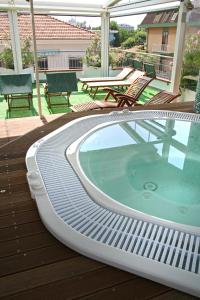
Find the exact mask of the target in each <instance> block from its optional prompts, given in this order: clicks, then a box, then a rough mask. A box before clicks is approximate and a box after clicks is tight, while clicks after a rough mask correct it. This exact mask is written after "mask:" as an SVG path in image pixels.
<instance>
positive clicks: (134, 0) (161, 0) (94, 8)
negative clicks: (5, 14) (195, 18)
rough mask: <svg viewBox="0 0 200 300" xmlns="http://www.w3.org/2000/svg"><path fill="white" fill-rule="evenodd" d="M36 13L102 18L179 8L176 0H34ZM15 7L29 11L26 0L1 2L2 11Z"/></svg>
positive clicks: (28, 4)
mask: <svg viewBox="0 0 200 300" xmlns="http://www.w3.org/2000/svg"><path fill="white" fill-rule="evenodd" d="M33 4H34V11H35V13H43V14H60V15H77V16H78V15H82V16H100V15H101V13H103V12H109V13H110V16H111V17H118V16H126V15H130V14H142V13H143V14H144V13H147V12H149V11H156V10H159V9H160V10H161V9H170V8H172V7H178V6H179V4H180V1H174V0H95V1H94V0H84V1H83V0H33ZM13 6H14V7H15V8H16V9H17V10H19V11H29V7H30V3H29V2H27V1H26V0H1V1H0V10H8V9H11V8H12V7H13Z"/></svg>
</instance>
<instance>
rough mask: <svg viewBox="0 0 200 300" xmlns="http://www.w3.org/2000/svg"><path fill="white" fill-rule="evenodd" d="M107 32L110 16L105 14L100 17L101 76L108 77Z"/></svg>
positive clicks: (108, 30)
mask: <svg viewBox="0 0 200 300" xmlns="http://www.w3.org/2000/svg"><path fill="white" fill-rule="evenodd" d="M109 32H110V14H109V13H107V12H104V13H102V15H101V75H102V76H108V75H109Z"/></svg>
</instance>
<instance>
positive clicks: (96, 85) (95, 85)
mask: <svg viewBox="0 0 200 300" xmlns="http://www.w3.org/2000/svg"><path fill="white" fill-rule="evenodd" d="M143 75H144V72H143V71H140V70H135V71H134V72H133V73H132V74H131V75H130V76H129V77H128V79H126V80H115V81H110V82H107V81H102V82H91V83H87V85H88V87H89V88H90V92H89V94H90V95H91V96H92V95H93V99H94V98H95V96H96V94H97V92H98V90H99V89H105V88H112V87H118V88H119V87H120V88H124V87H129V86H130V85H131V84H132V83H133V82H134V81H135V80H136V79H137V78H139V77H141V76H143ZM118 92H119V91H118Z"/></svg>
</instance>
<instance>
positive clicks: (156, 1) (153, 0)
mask: <svg viewBox="0 0 200 300" xmlns="http://www.w3.org/2000/svg"><path fill="white" fill-rule="evenodd" d="M173 2H174V3H176V6H178V5H179V1H175V0H168V1H166V0H146V1H137V2H134V3H130V4H123V5H117V6H115V7H111V8H108V11H109V12H110V13H114V12H119V11H120V12H122V13H123V12H124V11H126V10H133V9H137V8H146V7H147V6H154V5H164V4H165V5H166V7H167V6H168V5H169V3H173Z"/></svg>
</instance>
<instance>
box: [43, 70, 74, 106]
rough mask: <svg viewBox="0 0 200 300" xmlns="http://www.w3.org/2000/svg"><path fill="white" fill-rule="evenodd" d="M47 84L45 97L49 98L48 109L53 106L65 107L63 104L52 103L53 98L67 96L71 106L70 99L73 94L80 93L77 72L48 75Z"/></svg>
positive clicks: (68, 103)
mask: <svg viewBox="0 0 200 300" xmlns="http://www.w3.org/2000/svg"><path fill="white" fill-rule="evenodd" d="M46 76H47V84H46V85H45V96H46V98H47V103H48V107H49V108H51V106H52V105H63V103H58V102H56V103H52V102H51V97H53V96H67V105H68V106H70V102H69V97H70V95H71V93H72V92H74V91H78V86H77V78H76V73H75V72H70V73H69V72H68V73H60V72H53V73H47V74H46Z"/></svg>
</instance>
